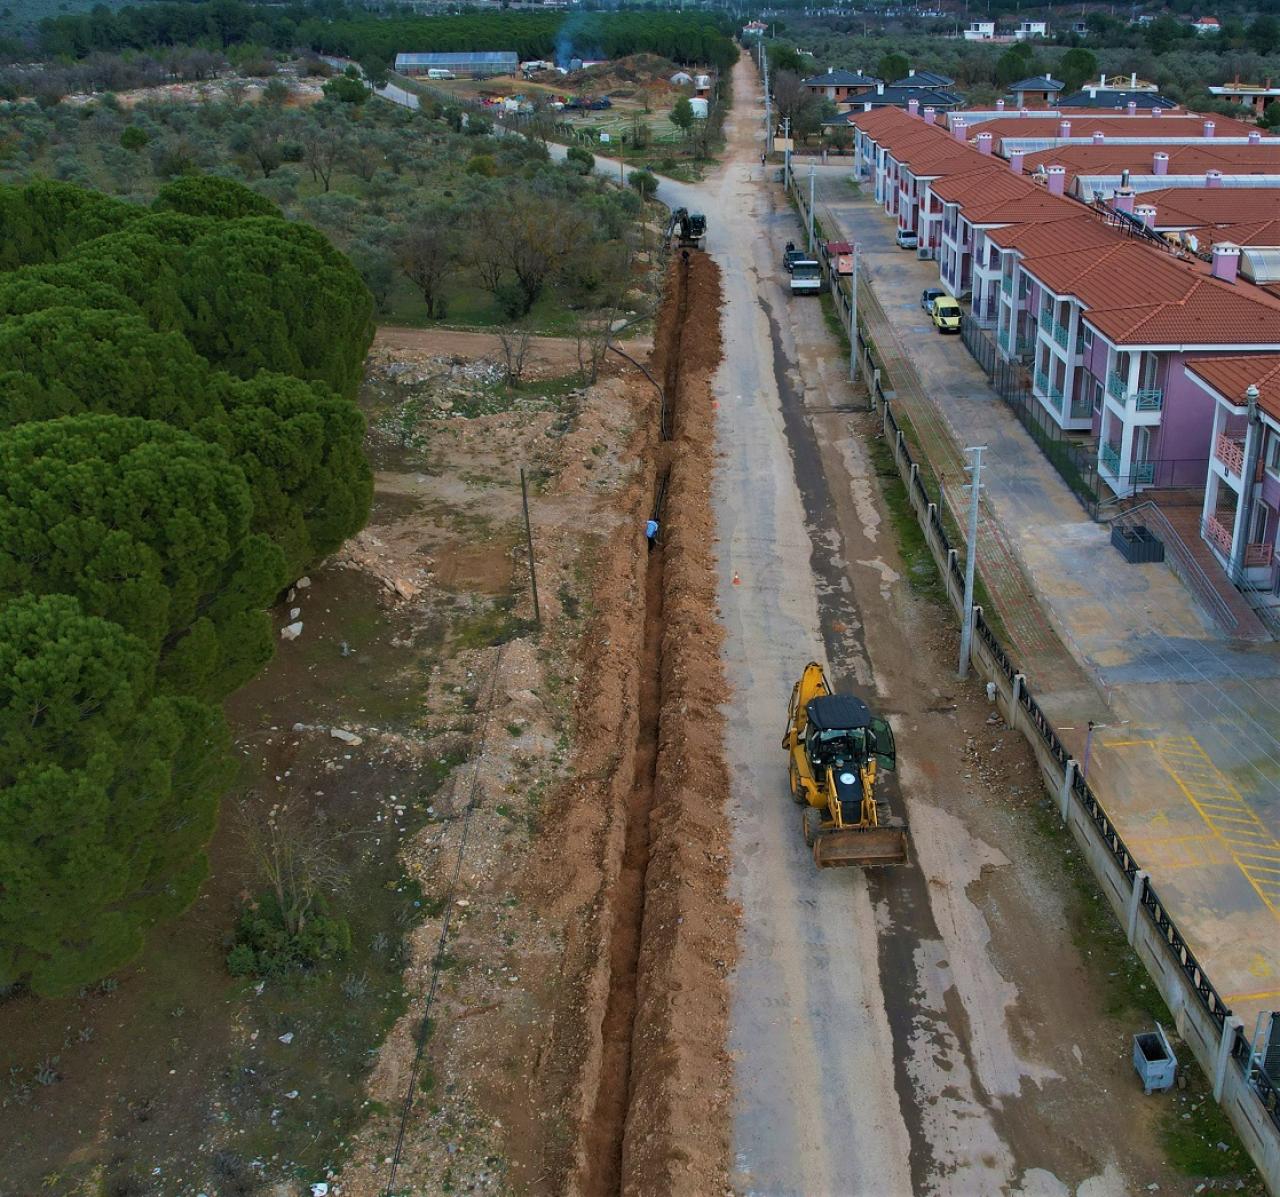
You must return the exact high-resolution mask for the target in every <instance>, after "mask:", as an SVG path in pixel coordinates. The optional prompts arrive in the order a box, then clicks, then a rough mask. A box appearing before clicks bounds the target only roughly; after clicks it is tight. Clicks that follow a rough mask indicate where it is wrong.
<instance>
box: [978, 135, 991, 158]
mask: <svg viewBox="0 0 1280 1197" xmlns="http://www.w3.org/2000/svg"><path fill="white" fill-rule="evenodd" d="M978 153H980V154H989V153H991V134H990V133H979V134H978Z"/></svg>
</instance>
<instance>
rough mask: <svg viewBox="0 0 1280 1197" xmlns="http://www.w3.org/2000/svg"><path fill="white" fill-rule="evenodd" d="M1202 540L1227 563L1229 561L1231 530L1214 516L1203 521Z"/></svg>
mask: <svg viewBox="0 0 1280 1197" xmlns="http://www.w3.org/2000/svg"><path fill="white" fill-rule="evenodd" d="M1204 538H1205V540H1207V541H1208V542H1209V543H1210V544H1211V545H1213V547H1214V548H1215V549H1217V550H1218V552H1219V553H1221V554H1222V555H1223V556H1224V557H1225V558H1226V559H1227V560H1228V561H1230V560H1231V528H1230V527H1229V526H1228V525H1227V524H1225V523H1223V521H1222V520H1220V519H1219V518H1218V517H1217V516H1216V515H1211V516H1209V518H1208V519H1206V520H1205V522H1204Z"/></svg>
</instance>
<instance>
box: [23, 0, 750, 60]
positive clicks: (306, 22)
mask: <svg viewBox="0 0 1280 1197" xmlns="http://www.w3.org/2000/svg"><path fill="white" fill-rule="evenodd" d="M731 28H732V25H731V24H730V23H728V22H727V21H726V20H725V18H723V17H721V16H714V15H712V14H709V13H692V12H690V13H671V12H664V13H655V14H651V13H640V12H620V13H610V14H608V15H606V14H597V13H573V14H565V13H513V12H497V13H467V14H464V15H458V16H438V17H429V18H428V17H415V16H402V15H390V16H381V17H379V16H371V15H370V14H368V13H367V12H365V11H364V10H362V9H345V8H342V7H340V6H337V7H335V6H332V5H328V6H325V9H324V11H323V14H322V13H321V12H320V11H318V10H317V9H308V8H305V7H302V6H296V7H290V8H277V7H274V6H271V7H267V6H257V5H252V4H246V3H243V2H241V0H208V2H197V3H185V4H184V3H158V4H148V5H146V6H131V7H126V8H122V9H119V10H117V11H114V12H113V11H111V10H109V9H107V8H106V7H98V8H95V9H94V10H93V11H92V12H88V13H77V14H68V15H65V16H58V17H51V18H48V19H46V20H44V21H42V22H40V27H39V48H40V50H41V52H42V53H43V54H44V55H45V56H47V57H50V58H55V57H59V56H64V55H65V56H70V57H73V58H81V57H84V56H85V55H87V54H90V53H92V52H93V51H95V50H97V51H102V50H112V51H116V50H144V49H149V48H153V47H167V46H197V45H201V46H206V47H210V48H215V49H222V50H225V49H227V48H229V47H232V46H238V45H255V46H266V47H271V48H274V49H276V50H280V51H289V50H292V49H294V48H298V47H302V48H307V49H311V50H315V51H319V52H322V53H326V54H340V55H343V56H345V57H348V58H354V59H357V60H358V61H360V62H370V63H381V64H383V65H384V66H385V65H389V64H390V63H391V62H392V61H393V60H394V58H395V55H396V53H397V52H398V51H402V50H415V51H424V52H429V51H441V50H515V51H516V52H517V53H518V54H519V55H520V57H521V58H522V59H527V58H548V59H554V58H555V57H556V54H557V51H560V52H562V56H563V52H564V51H566V50H572V51H573V52H574V53H576V54H577V55H578V56H579V57H584V56H585V57H604V58H616V57H620V56H622V55H626V54H635V53H639V52H641V51H648V52H650V53H654V54H660V55H662V56H663V57H665V58H670V59H671V60H672V61H674V62H679V63H682V64H710V65H713V66H716V67H720V68H724V67H727V66H729V65H730V64H731V63H732V62H733V61H734V59H735V57H736V53H737V51H736V48H735V46H734V44H733V42H732V40H731V38H730V36H729V32H730V30H731Z"/></svg>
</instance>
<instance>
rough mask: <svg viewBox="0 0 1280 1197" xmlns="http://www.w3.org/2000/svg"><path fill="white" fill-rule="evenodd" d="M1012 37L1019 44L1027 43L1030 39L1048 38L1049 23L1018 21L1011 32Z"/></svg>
mask: <svg viewBox="0 0 1280 1197" xmlns="http://www.w3.org/2000/svg"><path fill="white" fill-rule="evenodd" d="M1013 36H1014V37H1015V38H1017V39H1018V41H1020V42H1025V41H1029V40H1030V39H1031V38H1036V37H1048V36H1049V23H1048V22H1047V21H1019V22H1018V27H1017V29H1015V30H1014V31H1013Z"/></svg>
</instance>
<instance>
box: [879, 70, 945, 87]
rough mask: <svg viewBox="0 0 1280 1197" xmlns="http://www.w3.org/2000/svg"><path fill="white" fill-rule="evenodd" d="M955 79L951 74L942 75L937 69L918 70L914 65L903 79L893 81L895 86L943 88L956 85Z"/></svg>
mask: <svg viewBox="0 0 1280 1197" xmlns="http://www.w3.org/2000/svg"><path fill="white" fill-rule="evenodd" d="M955 82H956V81H955V80H954V79H952V78H951V76H950V75H941V74H939V73H938V72H937V71H918V70H916V68H915V67H912V68H911V69H910V70H909V71H908V72H907V73H906V74H905V75H903V76H902V78H901V79H895V80H894V81H893V86H894V87H929V88H935V89H936V88H941V89H943V90H945V89H947V88H949V87H954V86H955Z"/></svg>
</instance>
